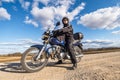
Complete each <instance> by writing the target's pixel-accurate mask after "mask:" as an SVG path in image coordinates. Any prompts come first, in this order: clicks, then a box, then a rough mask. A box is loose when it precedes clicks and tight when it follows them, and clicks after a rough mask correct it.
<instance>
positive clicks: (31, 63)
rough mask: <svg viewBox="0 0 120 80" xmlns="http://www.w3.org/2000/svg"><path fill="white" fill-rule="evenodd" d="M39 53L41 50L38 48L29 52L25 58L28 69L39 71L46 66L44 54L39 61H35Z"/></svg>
mask: <svg viewBox="0 0 120 80" xmlns="http://www.w3.org/2000/svg"><path fill="white" fill-rule="evenodd" d="M38 53H39V49H37V48H33V49H32V50H30V51H28V54H27V55H26V56H25V65H26V67H27V68H29V69H31V70H37V69H39V68H41V66H42V65H43V64H44V62H45V60H46V58H45V55H44V53H42V54H41V56H40V58H39V59H38V60H36V59H35V58H36V57H37V55H38Z"/></svg>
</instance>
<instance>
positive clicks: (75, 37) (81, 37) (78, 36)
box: [73, 32, 83, 40]
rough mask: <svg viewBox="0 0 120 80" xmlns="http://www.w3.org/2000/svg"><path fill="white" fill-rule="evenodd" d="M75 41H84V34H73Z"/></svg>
mask: <svg viewBox="0 0 120 80" xmlns="http://www.w3.org/2000/svg"><path fill="white" fill-rule="evenodd" d="M73 37H74V40H81V39H83V34H82V33H81V32H77V33H75V34H73Z"/></svg>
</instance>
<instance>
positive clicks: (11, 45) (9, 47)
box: [0, 39, 42, 54]
mask: <svg viewBox="0 0 120 80" xmlns="http://www.w3.org/2000/svg"><path fill="white" fill-rule="evenodd" d="M35 44H42V42H40V41H33V40H31V39H20V40H18V41H17V42H4V43H0V54H8V53H15V52H21V53H23V52H24V51H25V50H26V49H28V48H29V47H30V46H32V45H35Z"/></svg>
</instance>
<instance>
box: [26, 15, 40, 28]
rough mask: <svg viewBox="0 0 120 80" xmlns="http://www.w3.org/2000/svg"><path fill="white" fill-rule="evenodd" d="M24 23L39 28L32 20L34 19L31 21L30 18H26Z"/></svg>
mask: <svg viewBox="0 0 120 80" xmlns="http://www.w3.org/2000/svg"><path fill="white" fill-rule="evenodd" d="M24 23H26V24H32V25H33V26H35V27H38V23H37V22H35V21H34V20H32V19H29V17H28V16H26V17H25V21H24Z"/></svg>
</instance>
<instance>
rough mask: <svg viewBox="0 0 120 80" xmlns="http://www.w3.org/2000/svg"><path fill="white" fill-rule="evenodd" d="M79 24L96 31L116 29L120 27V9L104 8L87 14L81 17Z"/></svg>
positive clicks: (117, 7)
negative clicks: (97, 29)
mask: <svg viewBox="0 0 120 80" xmlns="http://www.w3.org/2000/svg"><path fill="white" fill-rule="evenodd" d="M78 24H83V25H84V26H87V27H90V28H94V29H96V28H99V29H114V28H116V27H120V7H119V6H116V7H108V8H102V9H98V10H96V11H94V12H91V13H89V14H85V15H84V16H81V18H80V21H78Z"/></svg>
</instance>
